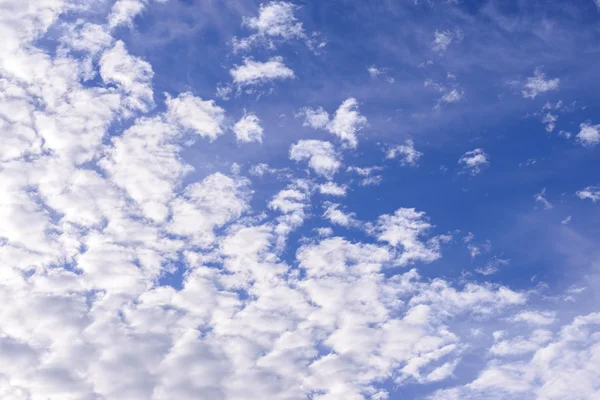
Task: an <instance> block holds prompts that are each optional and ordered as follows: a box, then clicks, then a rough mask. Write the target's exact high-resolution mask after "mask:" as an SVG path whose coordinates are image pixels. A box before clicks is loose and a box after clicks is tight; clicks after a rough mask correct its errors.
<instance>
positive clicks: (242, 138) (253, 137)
mask: <svg viewBox="0 0 600 400" xmlns="http://www.w3.org/2000/svg"><path fill="white" fill-rule="evenodd" d="M233 133H235V137H236V139H237V141H238V142H241V143H250V142H258V143H261V142H262V138H263V128H262V126H260V119H259V118H258V117H257V116H256V115H255V114H246V115H244V116H243V117H242V118H240V120H239V121H238V122H236V123H235V125H234V126H233Z"/></svg>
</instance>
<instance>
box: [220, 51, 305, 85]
mask: <svg viewBox="0 0 600 400" xmlns="http://www.w3.org/2000/svg"><path fill="white" fill-rule="evenodd" d="M229 74H230V75H231V77H232V78H233V83H234V84H236V85H237V86H238V87H242V86H253V85H262V84H265V83H267V82H270V81H274V80H284V79H294V78H295V75H294V71H292V70H291V69H289V68H288V67H287V66H286V65H285V64H284V63H283V57H280V56H276V57H271V58H270V59H269V60H268V61H265V62H260V61H254V60H253V59H251V58H245V59H244V63H243V64H242V65H236V66H234V67H233V68H232V69H231V70H229Z"/></svg>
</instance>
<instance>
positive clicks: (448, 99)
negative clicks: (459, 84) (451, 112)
mask: <svg viewBox="0 0 600 400" xmlns="http://www.w3.org/2000/svg"><path fill="white" fill-rule="evenodd" d="M463 96H464V93H463V92H462V91H460V92H459V91H458V90H457V89H452V90H451V91H449V92H447V93H445V94H444V95H443V96H442V97H440V99H439V101H438V105H439V104H440V103H446V104H450V103H457V102H459V101H460V100H461V99H462V98H463Z"/></svg>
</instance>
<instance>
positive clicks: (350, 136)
mask: <svg viewBox="0 0 600 400" xmlns="http://www.w3.org/2000/svg"><path fill="white" fill-rule="evenodd" d="M297 116H304V123H303V125H304V126H310V127H311V128H313V129H325V130H327V131H328V132H329V133H332V134H334V135H336V136H337V137H338V138H339V139H340V140H341V141H342V142H343V143H344V145H345V146H348V147H351V148H355V147H356V146H357V144H358V140H357V138H356V133H357V132H358V131H360V130H361V129H363V128H364V127H365V126H367V118H366V117H365V116H364V115H362V114H360V112H359V110H358V102H357V101H356V99H355V98H353V97H349V98H347V99H346V100H344V102H343V103H342V104H341V105H340V106H339V107H338V109H337V111H336V112H335V114H334V116H333V119H330V118H329V114H328V113H327V111H325V110H324V109H323V108H322V107H319V108H317V109H311V108H303V109H302V110H300V112H299V113H298V114H297Z"/></svg>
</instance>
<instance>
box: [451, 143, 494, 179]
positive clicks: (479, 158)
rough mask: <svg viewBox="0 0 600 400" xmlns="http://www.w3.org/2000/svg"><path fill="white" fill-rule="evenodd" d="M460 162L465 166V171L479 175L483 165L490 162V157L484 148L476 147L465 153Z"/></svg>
mask: <svg viewBox="0 0 600 400" xmlns="http://www.w3.org/2000/svg"><path fill="white" fill-rule="evenodd" d="M458 163H459V164H460V165H462V166H463V170H464V171H465V172H468V173H469V174H471V175H477V174H479V173H480V172H481V169H482V168H483V167H485V166H486V165H488V164H489V157H488V155H487V154H486V153H485V152H484V151H483V149H475V150H471V151H467V152H466V153H465V154H463V155H462V157H461V158H460V159H459V160H458Z"/></svg>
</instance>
